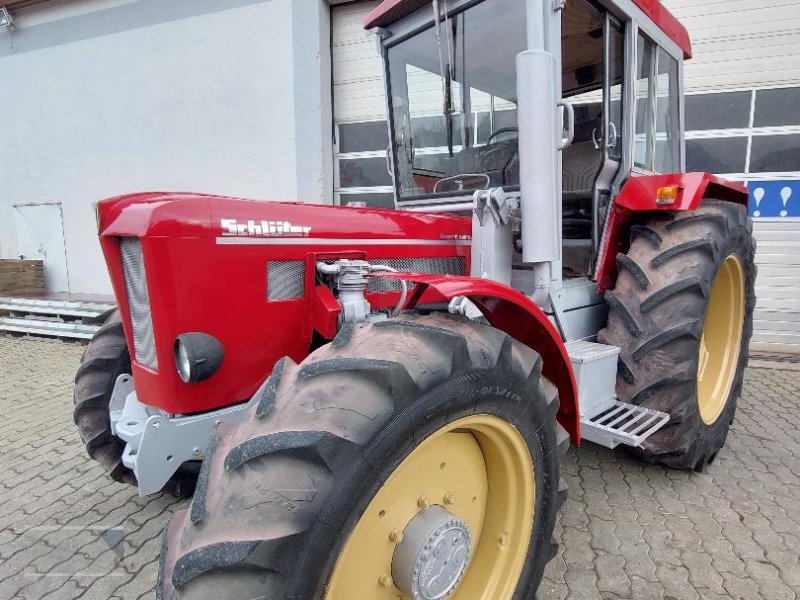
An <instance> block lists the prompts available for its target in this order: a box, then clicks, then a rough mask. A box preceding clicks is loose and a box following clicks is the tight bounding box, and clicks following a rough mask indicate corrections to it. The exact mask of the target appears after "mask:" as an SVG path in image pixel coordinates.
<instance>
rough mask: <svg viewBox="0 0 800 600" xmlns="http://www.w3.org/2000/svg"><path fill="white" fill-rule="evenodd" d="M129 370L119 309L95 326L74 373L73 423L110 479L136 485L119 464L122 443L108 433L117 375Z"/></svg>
mask: <svg viewBox="0 0 800 600" xmlns="http://www.w3.org/2000/svg"><path fill="white" fill-rule="evenodd" d="M130 372H131V359H130V356H129V354H128V346H127V343H126V342H125V333H124V332H123V330H122V321H121V320H120V316H119V312H116V311H115V312H114V313H112V315H111V316H110V317H109V318H108V320H107V321H106V322H105V324H104V325H103V326H102V327H101V328H100V329H99V331H98V332H97V333H96V334H95V336H94V337H93V338H92V340H91V341H90V342H89V345H88V346H87V347H86V351H85V352H84V353H83V357H82V358H81V364H80V367H79V368H78V372H77V373H76V374H75V396H74V401H75V412H74V413H73V416H74V420H75V424H76V425H77V426H78V432H79V433H80V436H81V440H83V443H84V444H85V445H86V452H87V453H88V454H89V456H90V457H91V458H93V459H94V460H96V461H97V462H98V463H100V466H101V467H103V469H105V471H106V472H107V473H108V474H109V475H110V476H111V478H112V479H114V481H121V482H123V483H129V484H131V485H136V477H135V476H134V474H133V472H132V471H131V470H130V469H128V468H127V467H126V466H125V465H123V464H122V450H123V449H124V447H125V444H124V442H123V441H122V440H120V439H119V438H117V437H115V436H113V435H112V434H111V423H110V421H109V413H108V403H109V402H110V400H111V392H112V391H113V390H114V384H115V383H116V381H117V377H119V376H120V375H122V374H124V373H130Z"/></svg>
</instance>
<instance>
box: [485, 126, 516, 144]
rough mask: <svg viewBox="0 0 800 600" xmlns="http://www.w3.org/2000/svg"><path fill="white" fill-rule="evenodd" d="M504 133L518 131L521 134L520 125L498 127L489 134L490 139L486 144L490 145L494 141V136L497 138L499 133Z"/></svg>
mask: <svg viewBox="0 0 800 600" xmlns="http://www.w3.org/2000/svg"><path fill="white" fill-rule="evenodd" d="M504 133H516V134H519V127H501V128H500V129H497V130H496V131H493V132H492V133H491V135H489V139H488V140H486V145H487V146H488V145H489V144H491V143H492V140H493V139H494V138H496V137H497V136H499V135H503V134H504Z"/></svg>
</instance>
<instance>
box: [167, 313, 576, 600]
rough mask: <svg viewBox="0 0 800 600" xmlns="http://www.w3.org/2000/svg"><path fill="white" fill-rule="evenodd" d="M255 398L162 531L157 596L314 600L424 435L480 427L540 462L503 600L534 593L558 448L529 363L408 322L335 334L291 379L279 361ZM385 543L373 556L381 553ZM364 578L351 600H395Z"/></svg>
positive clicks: (550, 551) (549, 549)
mask: <svg viewBox="0 0 800 600" xmlns="http://www.w3.org/2000/svg"><path fill="white" fill-rule="evenodd" d="M256 397H257V398H258V405H257V406H254V407H253V408H252V409H251V410H250V412H249V413H248V414H247V416H246V417H245V418H244V420H243V421H242V422H241V423H240V424H239V425H237V426H220V428H219V430H218V432H217V436H216V439H215V440H214V441H213V442H212V445H211V448H210V449H209V452H207V453H206V456H208V457H209V458H207V459H206V461H205V462H204V464H203V469H202V471H201V475H200V480H199V482H198V488H197V492H196V494H195V497H194V500H193V502H192V505H191V507H190V508H189V509H185V510H182V511H180V512H178V513H176V514H175V515H174V516H173V518H172V520H171V521H170V523H169V525H168V527H167V529H166V531H165V533H164V545H163V548H162V555H161V567H160V573H159V582H158V587H157V597H158V598H162V599H170V600H172V599H178V598H180V599H192V600H194V599H206V598H207V599H209V600H211V599H213V600H220V599H225V598H230V599H237V600H238V599H241V598H252V597H259V598H265V599H266V600H278V599H282V598H298V599H300V598H307V599H311V598H315V599H317V598H320V599H321V598H323V597H325V596H326V589H327V587H326V586H329V585H331V586H332V588H333V589H336V587H335V585H334V584H331V583H330V578H331V574H332V573H335V572H337V571H336V569H337V568H338V567H337V557H339V556H340V553H341V555H344V552H343V548H345V549H346V547H347V544H348V543H349V541H348V540H349V539H352V538H353V537H355V534H353V535H352V536H351V535H350V534H351V533H352V532H353V531H356V530H357V528H358V526H359V523H360V522H361V519H362V518H363V517H364V515H365V514H366V513H365V511H367V509H368V506H369V505H370V502H371V501H372V499H373V498H375V497H377V496H378V495H379V493H380V491H381V489H383V487H384V485H389V484H388V483H386V482H387V481H388V480H389V479H388V478H389V476H390V474H392V473H396V472H398V471H395V469H396V468H397V469H398V470H399V468H400V467H402V465H403V464H404V461H405V460H406V459H407V457H408V456H411V455H412V454H414V453H415V452H416V451H417V450H418V449H419V448H420V447H422V446H424V444H425V440H428V439H430V437H428V436H429V434H430V433H431V431H433V430H437V428H440V427H446V426H447V424H449V423H453V422H458V423H461V421H458V419H461V418H469V417H467V416H468V415H476V414H481V415H484V414H486V415H494V416H497V417H498V418H499V419H501V420H503V421H504V422H507V423H510V424H512V425H513V428H515V430H516V431H518V432H519V434H520V436H521V437H522V438H524V444H525V447H526V448H527V450H526V452H529V453H530V454H529V455H530V457H532V458H531V460H532V461H533V465H535V468H534V472H535V507H536V511H535V516H534V517H533V522H532V526H531V534H530V538H528V537H527V532H524V533H521V534H520V535H524V536H525V544H526V548H528V551H527V554H526V555H525V560H524V563H520V564H522V565H523V566H522V567H521V576H520V578H519V580H518V582H517V581H516V580H515V582H514V583H513V584H512V585H513V586H515V587H512V590H515V591H514V593H513V598H514V599H522V598H529V597H532V596H533V594H534V592H535V590H536V587H537V586H538V584H539V581H540V580H541V577H542V572H543V569H544V566H545V564H546V563H547V562H548V561H549V560H550V559H551V558H552V557H553V556H554V555H555V552H556V545H555V543H554V542H553V540H552V531H553V526H554V524H555V518H556V512H557V510H558V507H559V506H560V504H561V503H562V502H563V500H564V497H565V495H566V488H565V486H564V485H563V482H562V481H561V479H560V464H559V463H560V458H561V457H562V456H563V454H564V452H565V451H566V449H567V447H568V446H569V440H568V437H567V435H566V433H565V432H564V430H563V429H561V428H560V426H558V425H557V423H556V421H555V416H556V412H557V407H558V398H557V395H556V390H555V388H554V386H553V385H551V384H550V383H549V382H547V381H546V380H545V379H543V378H541V360H540V358H539V356H538V355H537V354H536V353H535V352H533V351H532V350H530V349H528V348H526V347H524V346H522V345H521V344H519V343H517V342H515V341H512V340H511V338H509V337H508V336H507V335H505V334H504V333H502V332H500V331H498V330H496V329H493V328H491V327H489V326H487V325H483V324H480V323H472V322H470V321H468V320H467V319H464V318H457V317H453V316H450V315H440V314H437V315H429V316H424V317H418V316H415V315H403V316H402V317H401V318H399V319H391V320H389V321H385V322H383V323H378V324H375V325H369V326H364V327H356V328H352V327H347V326H346V327H345V328H343V330H342V331H341V332H340V333H339V335H338V336H337V338H336V339H335V340H334V342H333V343H331V344H329V345H327V346H324V347H323V348H320V349H319V350H317V351H315V352H314V353H313V354H311V355H310V356H309V357H308V358H307V359H306V360H305V361H303V363H302V364H301V365H299V366H298V365H296V364H294V363H293V362H292V361H291V360H289V359H283V360H282V361H280V362H279V363H278V364H277V365H276V366H275V369H274V371H273V373H272V375H271V376H270V377H269V378H268V379H267V381H265V383H264V385H263V386H262V387H261V389H260V390H259V391H258V392H257V394H256ZM491 418H494V417H491ZM459 432H460V430H459ZM458 435H462V433H458ZM398 465H400V467H398ZM436 466H437V469H436V470H437V472H438V466H439V464H438V461H437V462H436ZM442 468H444V463H442ZM531 480H532V481H533V478H532V479H531ZM532 489H534V488H532ZM532 493H533V492H532ZM531 497H532V498H533V497H534V496H531ZM473 501H474V500H473ZM414 502H415V504H414V506H415V507H416V500H414ZM433 503H434V504H436V503H437V502H435V501H434V502H433ZM439 503H441V501H439ZM531 508H532V507H531ZM420 510H421V509H420ZM454 510H455V509H454ZM370 514H371V515H372V518H375V517H374V515H375V514H377V512H376V511H374V510H372V509H370ZM389 514H390V515H391V514H392V513H391V511H389ZM380 516H381V517H382V516H383V515H380ZM387 534H388V530H387ZM381 535H383V534H381ZM486 537H488V536H486ZM380 539H381V540H382V542H381V543H379V544H378V545H377V546H376V548H377V547H380V546H385V545H386V544H387V543H389V540H388V538H385V537H381V538H380ZM528 544H531V546H528ZM530 548H533V550H531V549H530ZM382 551H383V550H382ZM495 553H497V551H496V550H495ZM365 558H366V557H365ZM364 571H365V572H364V577H365V578H366V579H365V580H366V581H368V582H369V585H373V584H374V586H376V591H375V594H374V595H372V594H370V595H368V596H363V594H361V595H359V594H355V595H353V596H352V597H359V598H360V597H362V596H363V597H371V598H378V597H381V598H382V597H383V596H382V595H380V594H381V593H388V594H390V595H389V597H391V598H395V597H396V595H395V594H396V593H397V590H393V589H392V588H391V584H388V585H389V587H386V588H378V587H377V586H378V578H379V576H380V573H377V572H376V573H372V572H367V571H368V569H367V568H366V567H364ZM392 591H394V592H395V594H392V593H391V592H392ZM333 593H334V592H331V594H333ZM459 593H460V592H459V591H458V590H457V591H456V592H455V595H454V596H452V597H453V598H460V597H461V596H459ZM329 596H330V594H329ZM339 596H340V595H337V596H336V597H335V598H334V599H333V600H339ZM347 597H351V595H350V594H348V595H347ZM511 597H512V595H511V594H510V593H509V594H508V595H507V596H504V597H503V600H505V599H506V598H511ZM329 600H330V598H329ZM498 600H500V597H499V596H498Z"/></svg>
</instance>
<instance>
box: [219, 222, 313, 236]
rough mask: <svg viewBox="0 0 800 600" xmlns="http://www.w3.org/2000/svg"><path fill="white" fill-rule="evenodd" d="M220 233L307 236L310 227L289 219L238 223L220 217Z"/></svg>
mask: <svg viewBox="0 0 800 600" xmlns="http://www.w3.org/2000/svg"><path fill="white" fill-rule="evenodd" d="M220 225H222V235H237V236H254V237H308V233H309V232H310V231H311V227H307V226H305V225H292V224H291V223H289V221H255V220H253V219H248V220H247V222H246V223H239V222H238V221H237V220H236V219H220Z"/></svg>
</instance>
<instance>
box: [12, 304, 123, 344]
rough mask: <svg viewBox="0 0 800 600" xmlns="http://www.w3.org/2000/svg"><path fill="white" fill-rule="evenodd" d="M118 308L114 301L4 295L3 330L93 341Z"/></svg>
mask: <svg viewBox="0 0 800 600" xmlns="http://www.w3.org/2000/svg"><path fill="white" fill-rule="evenodd" d="M115 308H116V305H115V304H113V303H111V302H100V301H83V300H54V299H48V298H17V297H12V296H0V332H5V333H8V334H11V335H28V336H36V337H48V338H60V339H68V340H76V339H77V340H90V339H91V338H92V337H94V334H95V333H96V332H97V330H98V329H100V326H101V325H102V324H103V322H104V321H105V319H106V318H107V317H108V315H109V314H110V313H111V312H112V311H113V310H114V309H115Z"/></svg>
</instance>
